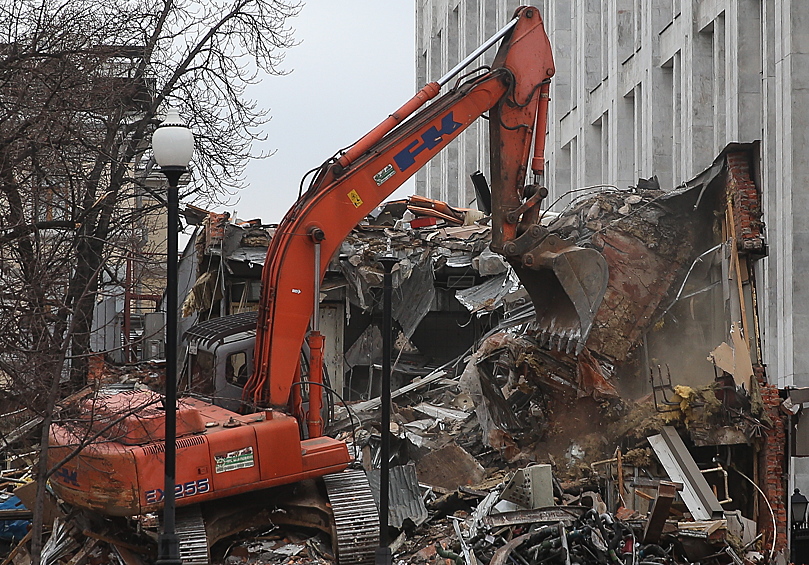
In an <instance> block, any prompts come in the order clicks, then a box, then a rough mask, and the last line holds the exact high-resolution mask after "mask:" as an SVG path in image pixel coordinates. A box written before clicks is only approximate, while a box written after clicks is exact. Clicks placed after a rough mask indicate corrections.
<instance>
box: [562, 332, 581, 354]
mask: <svg viewBox="0 0 809 565" xmlns="http://www.w3.org/2000/svg"><path fill="white" fill-rule="evenodd" d="M570 333H571V335H570V337H569V338H568V340H567V349H566V350H565V353H567V354H570V353H572V352H573V350H574V349H575V348H576V346H577V345H578V343H579V341H578V339H577V338H578V336H574V335H572V334H573V332H572V331H571V332H570Z"/></svg>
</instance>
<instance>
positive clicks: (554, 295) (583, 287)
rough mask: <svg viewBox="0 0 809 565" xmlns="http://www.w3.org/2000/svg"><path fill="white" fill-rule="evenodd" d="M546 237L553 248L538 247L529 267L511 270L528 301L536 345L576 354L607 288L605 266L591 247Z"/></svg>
mask: <svg viewBox="0 0 809 565" xmlns="http://www.w3.org/2000/svg"><path fill="white" fill-rule="evenodd" d="M548 239H552V240H554V241H553V243H554V244H555V245H552V246H550V247H549V246H548V245H540V248H539V249H537V250H536V251H535V252H534V253H531V256H532V258H533V261H529V263H530V266H526V264H525V263H526V262H525V261H524V262H523V264H521V265H514V270H515V271H516V273H517V276H519V277H520V281H521V282H522V284H523V286H524V287H525V289H526V291H528V294H529V295H530V297H531V301H532V302H533V303H534V307H535V309H536V318H537V324H538V325H539V333H538V337H539V339H540V342H541V344H542V345H546V344H549V345H550V347H551V348H552V349H558V350H559V351H566V352H568V353H571V352H574V351H575V352H576V353H577V354H578V353H580V352H581V350H582V348H583V347H584V343H585V341H586V340H587V336H588V335H589V334H590V330H591V329H592V327H593V320H594V319H595V316H596V313H597V312H598V308H599V306H600V305H601V301H602V299H603V298H604V293H605V292H606V290H607V279H608V268H607V262H606V261H605V260H604V257H603V256H602V255H601V254H600V253H599V252H598V251H596V250H595V249H585V248H582V247H577V246H575V245H571V244H567V243H566V242H564V240H561V239H559V238H556V237H555V236H553V235H551V236H550V237H549V238H548ZM546 242H547V240H546Z"/></svg>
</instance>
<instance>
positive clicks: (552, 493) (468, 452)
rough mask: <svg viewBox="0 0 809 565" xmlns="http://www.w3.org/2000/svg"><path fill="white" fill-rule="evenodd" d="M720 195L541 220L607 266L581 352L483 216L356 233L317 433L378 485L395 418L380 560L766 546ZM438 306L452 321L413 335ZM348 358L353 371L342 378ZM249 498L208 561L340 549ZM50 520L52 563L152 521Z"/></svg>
mask: <svg viewBox="0 0 809 565" xmlns="http://www.w3.org/2000/svg"><path fill="white" fill-rule="evenodd" d="M714 180H715V178H714V177H711V179H710V183H713V182H714ZM706 182H708V181H706ZM721 196H722V193H721V191H717V185H716V184H710V185H709V184H705V185H694V186H689V187H686V188H685V189H683V190H680V191H675V192H668V193H664V192H662V191H660V190H659V189H657V188H651V189H640V188H638V189H636V190H634V191H616V190H611V191H604V192H601V193H598V194H595V195H592V194H591V195H588V197H587V198H583V199H580V200H578V201H576V202H574V203H572V204H571V205H569V206H568V207H567V208H566V209H565V210H564V211H563V212H562V213H561V214H557V215H553V214H548V215H547V218H545V219H544V220H543V223H544V224H545V225H547V227H548V229H549V230H550V231H551V232H552V233H554V234H556V235H558V236H560V237H564V238H570V239H572V240H574V241H575V242H576V243H577V245H579V246H581V247H590V248H595V249H597V250H598V251H600V252H601V253H602V254H603V256H604V257H605V258H606V261H607V264H608V266H609V281H608V285H607V292H606V295H605V298H604V302H603V304H602V307H601V308H600V309H599V311H598V314H597V315H596V318H595V324H594V326H593V329H592V332H591V334H590V337H589V339H588V340H587V342H586V346H585V347H583V349H582V350H581V352H580V353H578V354H576V353H574V351H573V350H572V348H570V347H565V345H566V344H563V343H561V339H559V338H558V337H557V338H554V337H553V336H552V335H551V334H550V333H549V332H548V331H546V330H547V328H543V327H542V326H541V325H539V324H538V323H536V319H537V316H535V312H534V309H533V308H534V307H533V304H532V302H531V300H530V299H529V298H528V297H527V294H526V291H525V290H524V289H523V288H521V287H520V285H519V279H518V278H517V276H516V275H515V270H517V271H518V270H519V268H520V267H519V266H515V265H508V264H507V263H506V262H504V261H503V260H502V259H501V258H500V257H499V256H497V255H496V254H493V253H492V252H491V251H490V250H489V248H488V245H489V240H490V228H489V227H488V225H487V224H486V218H481V217H480V215H479V214H475V213H472V211H464V210H457V209H454V208H451V207H449V206H447V205H446V204H443V203H435V202H434V201H428V200H426V199H416V198H413V199H409V200H407V201H397V202H394V203H388V204H387V205H386V206H383V207H380V209H378V210H377V211H376V212H375V213H374V214H373V215H372V217H370V218H369V219H368V221H367V222H365V223H364V224H363V225H361V226H358V228H357V229H356V230H354V231H353V232H352V234H351V235H350V236H349V237H348V238H347V239H346V240H345V242H344V243H343V245H342V247H341V250H340V253H339V255H337V256H335V257H334V258H333V260H332V266H331V267H330V269H329V271H328V273H327V277H326V280H325V281H324V285H323V289H324V293H328V292H330V291H332V290H334V289H339V288H345V289H348V290H347V291H346V294H345V295H344V300H345V302H346V310H345V314H346V316H347V317H351V318H352V319H354V320H355V321H354V323H356V324H357V326H356V327H352V328H351V330H352V331H351V332H350V336H351V339H350V340H349V339H348V338H347V342H346V344H345V359H344V361H345V366H346V375H345V376H346V379H345V383H344V386H343V390H344V391H347V394H346V395H345V396H346V398H348V399H349V400H348V402H346V403H344V404H341V405H337V404H335V406H334V413H333V418H331V421H330V422H329V433H330V434H331V435H334V436H336V437H338V438H340V439H342V440H344V441H346V443H348V444H349V448H350V449H351V450H353V452H354V454H355V458H356V464H357V466H361V467H362V468H363V469H364V470H365V471H366V473H367V474H368V476H369V481H370V483H371V485H372V490H375V495H376V496H377V499H378V498H379V491H380V489H381V488H382V486H381V485H380V479H379V467H380V464H381V461H380V459H381V454H380V451H381V449H380V446H381V443H382V437H383V434H387V435H389V438H390V440H391V454H392V457H391V461H390V464H391V466H392V467H391V475H390V481H391V482H390V485H389V499H390V502H391V506H390V510H389V516H388V523H389V524H390V525H391V532H390V533H391V539H394V540H395V541H394V542H393V543H392V544H391V550H392V552H393V555H394V562H395V563H430V564H441V565H446V564H449V563H453V562H454V563H455V564H457V565H461V564H465V565H474V564H481V565H506V564H509V565H539V564H541V563H560V564H561V563H564V564H566V565H568V564H574V563H578V564H582V565H583V564H591V563H592V564H607V563H610V564H612V563H614V564H618V563H626V564H630V563H631V564H640V565H651V564H672V563H695V562H698V563H705V564H717V565H719V564H722V565H724V564H729V563H737V564H741V563H764V562H772V561H773V558H774V554H775V553H776V549H778V550H781V549H783V548H782V547H778V548H776V546H777V542H776V539H775V538H776V532H777V531H778V529H779V528H780V526H779V525H777V524H776V520H777V517H776V512H775V511H773V509H772V506H771V505H770V503H769V502H768V500H767V497H766V495H765V494H764V493H763V491H761V489H760V488H759V486H758V485H757V483H756V481H757V480H759V481H760V479H759V477H760V470H761V469H762V468H765V467H764V466H763V465H762V464H760V462H759V461H758V460H757V459H756V457H757V455H756V454H757V452H758V450H759V449H760V448H761V446H762V445H763V444H764V443H766V437H767V433H768V432H769V431H771V430H772V429H773V428H774V427H775V426H776V423H774V422H773V420H772V419H771V418H769V417H768V410H772V409H773V407H772V406H770V405H765V400H763V398H764V397H765V396H766V397H767V398H769V399H770V400H768V402H771V401H772V399H771V398H770V396H767V395H763V394H762V391H761V387H762V386H764V385H762V383H763V382H764V381H763V380H759V378H758V376H757V374H756V373H755V372H754V363H755V355H754V354H755V340H756V339H757V336H751V335H750V327H751V325H748V326H744V325H742V327H741V329H740V327H739V325H738V319H739V316H738V315H737V314H739V312H740V311H741V310H743V309H744V301H743V300H740V299H739V295H734V294H733V293H734V292H737V288H736V287H737V285H736V282H735V281H733V280H732V279H731V278H729V277H731V275H733V274H734V273H735V275H734V276H739V273H740V272H741V270H740V267H739V257H738V253H736V251H734V249H735V248H734V247H733V242H732V241H731V242H730V243H727V242H725V243H716V240H717V239H718V237H717V234H721V235H723V236H724V235H727V234H728V233H730V230H728V227H727V226H725V225H724V224H723V223H722V221H721V217H722V216H723V215H724V214H725V210H724V209H723V208H721V206H724V205H725V203H726V200H723V198H722V197H721ZM706 202H707V203H709V204H712V205H713V207H712V206H711V205H707V204H706ZM715 208H716V209H718V210H719V212H718V213H717V212H716V210H715ZM223 238H224V239H223V241H227V237H226V234H225V235H223ZM223 246H224V243H223ZM223 249H224V247H223ZM385 253H392V254H394V255H395V256H396V257H397V258H398V259H399V263H398V265H397V266H396V268H395V270H394V287H395V288H396V289H397V292H396V294H395V299H394V304H393V317H394V320H395V325H396V327H395V330H396V335H397V337H398V339H397V340H396V345H395V351H394V352H393V353H394V355H393V358H394V359H395V362H394V366H393V372H394V378H393V382H394V383H395V384H394V387H393V388H395V390H393V391H392V393H391V396H392V399H393V403H394V405H393V415H392V421H391V423H390V428H389V429H384V426H383V424H382V422H381V417H380V410H379V408H380V399H379V398H378V397H375V396H376V395H375V394H374V393H375V391H376V390H378V389H375V388H374V386H377V387H378V384H379V383H378V382H375V381H374V372H373V369H374V366H375V364H378V362H379V358H380V357H381V355H380V351H381V349H380V348H381V341H380V336H379V328H378V324H377V323H376V322H375V321H374V319H373V315H374V312H375V311H377V310H379V308H380V300H379V289H380V287H381V284H382V272H383V271H382V269H381V268H380V267H379V265H378V264H377V259H378V257H379V256H380V255H382V254H385ZM734 262H735V263H734ZM751 277H752V270H749V271H748V282H747V283H746V284H751V283H750V282H749V279H750V278H751ZM729 280H730V281H731V282H730V283H729V282H728V281H729ZM731 283H732V284H731ZM741 286H742V281H741V280H740V281H739V284H738V288H739V289H741ZM738 292H740V294H743V289H742V290H741V291H738ZM742 298H743V297H742ZM734 300H735V304H731V303H733V302H734ZM349 302H350V303H351V305H352V306H351V307H349V306H348V303H349ZM729 304H730V305H729ZM352 309H353V311H354V312H355V313H356V312H360V313H361V316H354V315H352V314H351V312H352ZM436 311H440V312H441V314H447V316H445V317H444V318H440V317H436V318H435V319H433V318H431V317H430V316H431V315H434V314H435V313H436ZM450 314H451V316H450ZM357 319H359V322H358V321H356V320H357ZM446 319H450V320H451V322H452V324H454V326H452V325H450V326H441V328H440V329H438V330H432V331H429V332H425V331H424V330H425V327H424V326H425V325H429V324H430V323H435V324H436V325H437V324H438V323H439V322H440V320H446ZM460 320H463V322H462V323H461V322H460ZM463 324H465V325H463ZM347 325H349V324H347ZM447 327H449V328H450V329H449V330H447V329H446V328H447ZM428 329H429V328H428ZM467 331H468V334H467V333H463V332H467ZM461 334H463V336H464V339H466V338H469V339H466V341H464V339H460V338H459V337H458V336H459V335H461ZM742 334H743V335H744V336H746V337H745V338H743V339H742V338H740V337H739V336H740V335H742ZM347 335H349V333H347ZM470 336H471V337H470ZM684 336H685V337H684ZM728 336H730V337H728ZM686 338H687V339H686ZM723 340H727V341H726V342H725V341H723ZM745 340H746V341H745ZM731 343H732V345H729V344H731ZM751 344H752V345H751ZM461 345H462V347H461ZM362 368H365V369H366V373H365V375H364V378H365V380H364V381H362V380H361V379H360V378H359V377H355V376H354V373H361V369H362ZM159 369H160V368H159V367H155V366H144V367H138V368H132V367H129V368H126V369H117V368H116V369H112V368H110V367H106V368H104V367H100V368H99V370H100V374H99V376H98V378H97V379H95V380H96V382H99V383H106V384H109V383H111V382H115V383H126V384H127V385H129V386H147V387H155V388H157V387H158V386H159V384H160V381H161V377H160V370H159ZM768 394H769V393H768ZM790 406H791V405H790ZM787 408H789V407H787ZM793 413H794V412H793ZM767 464H769V462H768V463H767ZM4 476H5V475H4ZM751 477H752V478H751ZM15 480H16V479H15ZM20 480H27V478H26V479H20ZM0 482H2V480H0ZM11 482H14V481H11ZM7 490H8V492H9V493H10V492H11V491H10V490H9V489H8V488H7ZM289 490H294V489H289ZM254 498H255V500H252V501H245V500H242V499H240V500H239V501H238V505H239V508H238V509H233V512H234V516H235V518H233V520H232V522H230V523H229V526H228V529H227V530H228V531H227V535H225V534H224V533H223V535H222V536H221V539H219V538H217V541H216V543H214V544H213V546H212V547H211V556H212V561H213V562H215V563H227V564H228V565H237V564H241V563H249V564H253V563H279V564H280V563H285V564H286V563H301V564H306V563H328V562H334V561H335V558H334V553H333V551H332V550H331V546H330V542H329V540H328V536H326V534H324V533H322V532H318V531H316V530H315V531H313V530H306V529H303V528H301V527H300V526H296V525H294V520H284V521H283V522H282V521H281V519H280V516H281V514H280V513H278V512H276V511H277V508H276V507H275V506H272V507H270V506H267V507H259V506H257V505H259V504H260V501H259V500H258V498H259V497H258V496H255V497H254ZM1 502H2V501H0V503H1ZM233 504H234V505H235V504H237V503H236V502H234V503H233ZM3 508H4V507H2V506H0V516H2V515H3V514H2V512H3V511H4V510H3ZM273 512H276V513H275V514H273ZM287 512H289V511H287ZM3 524H4V522H3V521H2V520H0V534H1V533H2V532H4V531H5V530H4V529H3ZM49 524H52V525H53V526H52V530H51V536H50V539H52V540H55V541H53V542H52V546H53V547H51V548H50V549H49V551H51V553H49V555H50V556H51V557H49V559H50V561H49V563H56V562H62V563H68V564H69V565H84V564H85V563H92V564H93V565H100V564H102V563H117V564H121V563H123V564H125V565H138V564H139V563H146V562H149V560H150V556H151V555H152V554H153V553H154V549H155V540H156V534H157V529H158V526H157V523H156V517H154V516H149V517H139V518H138V519H132V520H110V519H103V518H101V517H99V516H95V515H93V516H88V513H87V512H78V511H76V509H68V508H63V509H62V513H61V515H60V517H59V521H49ZM771 524H772V525H771ZM18 527H19V526H18V525H17V526H14V528H17V530H16V531H18V532H19V531H20V530H19V529H18ZM8 528H9V529H11V528H12V526H10V525H9V526H8ZM223 531H224V530H223ZM0 539H3V538H0ZM70 540H72V541H70ZM24 547H25V543H22V544H20V543H19V539H18V537H14V538H11V543H7V548H8V551H9V556H10V560H9V562H13V563H15V565H26V560H25V557H24V550H23V549H19V550H18V549H17V548H24ZM135 548H141V551H137V550H136V549H135ZM144 548H146V550H145V552H144V550H143V549H144ZM15 551H16V553H14V552H15ZM12 554H13V555H12ZM3 565H7V564H6V563H4V564H3Z"/></svg>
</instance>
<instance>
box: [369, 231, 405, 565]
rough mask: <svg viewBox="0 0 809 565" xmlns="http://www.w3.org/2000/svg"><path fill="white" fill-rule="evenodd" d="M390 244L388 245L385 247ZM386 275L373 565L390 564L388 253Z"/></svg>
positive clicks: (390, 323) (390, 328) (390, 287)
mask: <svg viewBox="0 0 809 565" xmlns="http://www.w3.org/2000/svg"><path fill="white" fill-rule="evenodd" d="M388 245H390V244H388ZM377 260H378V261H379V262H380V263H382V268H383V269H384V270H385V274H384V276H383V279H382V384H381V386H380V388H381V390H380V397H381V398H382V430H381V432H382V453H381V455H380V456H381V458H382V461H381V468H380V470H379V547H378V548H377V549H376V553H375V555H374V565H390V564H391V562H392V556H391V551H390V547H389V546H388V541H389V540H388V491H389V489H390V361H391V359H390V357H391V355H390V353H391V349H393V316H392V312H391V309H392V308H391V302H392V296H391V295H392V292H393V277H392V275H391V273H392V271H393V267H394V266H395V265H396V263H398V262H399V259H397V258H396V257H393V255H392V254H391V253H390V252H389V253H388V254H387V255H385V256H383V257H379V258H378V259H377Z"/></svg>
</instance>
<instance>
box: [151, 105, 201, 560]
mask: <svg viewBox="0 0 809 565" xmlns="http://www.w3.org/2000/svg"><path fill="white" fill-rule="evenodd" d="M152 152H153V153H154V158H155V161H157V164H158V165H160V171H161V172H162V173H163V174H164V175H166V179H168V181H169V189H168V198H167V202H168V227H167V232H168V234H167V236H166V240H167V241H166V247H167V252H166V254H167V257H166V402H165V410H166V432H165V435H166V459H165V479H166V481H165V485H164V487H165V488H164V489H163V496H164V502H163V533H162V534H160V536H159V537H158V540H157V564H158V565H182V560H181V559H180V540H179V538H178V537H177V532H176V528H175V520H174V515H175V498H174V485H175V467H176V461H177V451H176V443H175V440H176V436H177V286H178V285H177V231H178V230H177V226H178V224H179V222H180V197H179V191H178V189H177V185H178V184H179V182H180V177H181V176H183V174H185V173H186V172H187V171H188V163H189V161H191V155H193V153H194V134H192V133H191V130H190V129H188V128H187V127H186V126H185V124H184V123H183V121H182V120H181V119H180V113H179V112H178V111H177V110H174V109H172V110H169V111H168V112H167V114H166V119H165V120H163V123H162V124H160V126H158V128H157V129H156V130H155V132H154V134H153V135H152Z"/></svg>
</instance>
